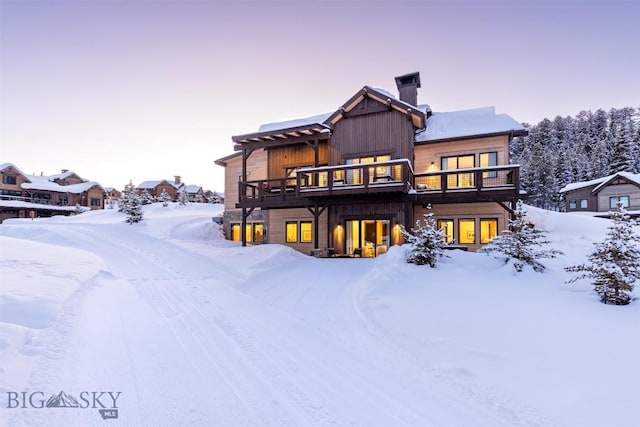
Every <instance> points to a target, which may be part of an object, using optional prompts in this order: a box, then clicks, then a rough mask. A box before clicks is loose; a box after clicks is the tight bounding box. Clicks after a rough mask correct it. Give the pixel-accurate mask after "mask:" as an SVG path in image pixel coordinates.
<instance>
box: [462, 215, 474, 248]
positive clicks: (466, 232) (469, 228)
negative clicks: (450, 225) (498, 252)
mask: <svg viewBox="0 0 640 427" xmlns="http://www.w3.org/2000/svg"><path fill="white" fill-rule="evenodd" d="M458 240H459V242H460V243H475V242H476V221H475V220H473V219H460V220H458Z"/></svg>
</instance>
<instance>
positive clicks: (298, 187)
mask: <svg viewBox="0 0 640 427" xmlns="http://www.w3.org/2000/svg"><path fill="white" fill-rule="evenodd" d="M396 86H397V88H398V91H399V98H396V97H395V96H394V95H392V94H390V93H389V92H387V91H385V90H382V89H376V88H372V87H369V86H365V87H363V88H362V89H361V90H359V91H358V92H357V93H355V94H354V95H353V96H352V97H351V98H349V99H348V100H347V101H346V102H345V103H344V104H343V105H342V107H340V108H339V109H338V110H336V111H333V112H330V113H327V114H322V115H319V116H314V117H310V118H307V119H301V120H292V121H287V122H281V123H272V124H267V125H263V126H261V127H260V128H259V129H258V131H257V132H254V133H250V134H246V135H238V136H234V137H232V140H233V142H234V143H235V146H234V149H235V151H236V153H235V154H232V155H229V156H226V157H223V158H221V159H218V160H217V161H216V164H218V165H220V166H223V167H225V195H226V197H225V212H224V215H223V229H224V231H225V234H226V236H227V238H229V239H232V240H238V241H243V244H244V243H246V242H269V243H281V244H285V245H288V246H290V247H292V248H295V249H296V250H298V251H301V252H303V253H307V254H309V253H312V254H314V255H317V254H319V253H325V254H327V253H328V254H330V255H333V254H336V255H347V256H366V257H372V256H377V255H380V254H382V253H384V252H386V251H387V250H388V248H389V246H391V245H396V244H401V243H402V242H403V239H402V234H401V229H402V227H404V228H406V229H411V228H412V227H414V226H415V221H416V220H418V219H423V214H424V213H426V212H428V210H427V206H428V205H432V206H433V209H432V211H433V212H434V214H435V217H436V219H437V220H438V224H439V225H440V226H441V227H443V228H444V230H445V231H446V234H447V236H448V239H449V240H451V241H453V242H454V243H455V245H457V246H460V247H464V248H466V249H470V250H475V249H477V248H479V247H480V246H481V245H482V244H484V243H486V242H488V241H489V240H491V239H492V238H493V237H495V236H496V235H497V234H498V232H499V230H503V229H506V228H507V225H508V219H509V214H510V212H512V208H513V206H514V204H515V202H516V200H517V199H518V198H523V197H525V195H524V194H523V193H522V192H521V191H520V185H519V171H520V168H519V166H518V165H510V164H509V141H510V140H511V139H512V138H513V137H514V136H520V135H526V134H527V131H526V129H525V128H524V127H523V126H522V125H520V124H519V123H518V122H516V121H515V120H513V119H512V118H511V117H509V116H507V115H504V114H496V113H495V111H494V109H493V108H492V107H489V108H481V109H477V110H468V111H460V112H451V113H433V112H432V111H431V108H430V107H429V106H428V105H418V103H417V89H418V88H419V87H420V75H419V73H412V74H407V75H404V76H400V77H396Z"/></svg>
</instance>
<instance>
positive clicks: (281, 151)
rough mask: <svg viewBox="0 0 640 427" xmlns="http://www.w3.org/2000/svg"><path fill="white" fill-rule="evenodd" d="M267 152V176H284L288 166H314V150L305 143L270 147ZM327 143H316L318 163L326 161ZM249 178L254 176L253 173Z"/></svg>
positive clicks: (321, 163) (322, 163)
mask: <svg viewBox="0 0 640 427" xmlns="http://www.w3.org/2000/svg"><path fill="white" fill-rule="evenodd" d="M268 153H269V155H268V156H269V178H270V179H274V178H286V177H287V172H286V171H287V169H288V168H298V167H303V166H315V164H314V163H315V150H314V149H313V148H312V147H310V146H309V145H307V144H304V143H303V144H301V145H288V146H286V147H281V148H270V149H269V150H268ZM327 153H328V149H327V143H326V142H321V143H319V144H318V164H319V165H326V164H327V161H328V154H327ZM249 179H252V180H253V179H260V178H254V176H253V175H251V176H250V177H249Z"/></svg>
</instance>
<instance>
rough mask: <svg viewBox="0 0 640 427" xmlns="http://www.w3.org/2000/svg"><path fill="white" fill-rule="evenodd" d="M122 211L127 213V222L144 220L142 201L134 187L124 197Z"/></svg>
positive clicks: (132, 222) (133, 222)
mask: <svg viewBox="0 0 640 427" xmlns="http://www.w3.org/2000/svg"><path fill="white" fill-rule="evenodd" d="M122 211H123V212H124V213H125V215H127V218H126V219H125V222H126V223H128V224H135V223H138V222H140V221H142V219H143V216H144V212H143V210H142V202H141V200H140V196H138V195H137V194H136V191H135V189H134V188H133V187H131V188H130V189H129V191H128V192H127V193H125V196H124V198H123V203H122Z"/></svg>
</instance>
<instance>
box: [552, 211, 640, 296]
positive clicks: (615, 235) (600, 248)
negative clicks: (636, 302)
mask: <svg viewBox="0 0 640 427" xmlns="http://www.w3.org/2000/svg"><path fill="white" fill-rule="evenodd" d="M609 216H610V218H611V219H612V220H613V224H611V226H610V227H609V228H608V230H609V231H608V233H607V237H606V238H605V240H604V241H602V242H600V243H596V244H595V249H594V251H593V252H592V253H591V254H590V255H589V256H588V263H586V264H580V265H574V266H570V267H566V268H565V270H566V271H569V272H574V273H581V274H580V275H578V276H576V277H574V278H572V279H570V280H569V281H568V282H567V283H573V282H575V281H577V280H580V279H585V278H590V279H592V280H593V282H592V283H593V287H594V289H595V291H596V293H597V294H598V295H599V296H600V301H602V302H603V303H605V304H615V305H626V304H629V303H630V302H631V299H632V296H631V292H632V291H633V283H634V282H635V281H636V280H640V244H638V242H639V241H640V236H637V235H636V234H635V232H634V227H635V226H637V225H638V222H637V221H634V220H632V219H631V217H630V216H629V215H628V214H627V211H626V210H625V208H624V207H623V206H622V203H621V202H618V205H617V208H616V210H615V211H610V212H609Z"/></svg>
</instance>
